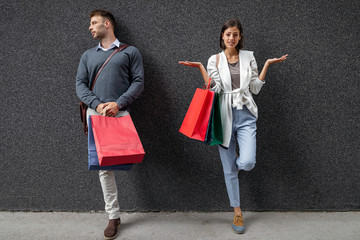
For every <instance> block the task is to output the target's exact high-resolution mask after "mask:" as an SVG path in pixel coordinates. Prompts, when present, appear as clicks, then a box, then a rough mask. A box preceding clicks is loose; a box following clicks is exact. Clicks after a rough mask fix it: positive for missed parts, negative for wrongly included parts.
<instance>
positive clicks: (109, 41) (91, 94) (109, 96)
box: [76, 10, 144, 239]
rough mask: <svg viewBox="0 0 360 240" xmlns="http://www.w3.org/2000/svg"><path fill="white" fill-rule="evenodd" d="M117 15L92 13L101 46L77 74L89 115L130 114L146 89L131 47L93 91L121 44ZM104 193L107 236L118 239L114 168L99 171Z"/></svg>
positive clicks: (92, 27) (138, 58) (94, 32)
mask: <svg viewBox="0 0 360 240" xmlns="http://www.w3.org/2000/svg"><path fill="white" fill-rule="evenodd" d="M114 27H115V19H114V16H113V15H112V14H111V13H110V12H107V11H104V10H94V11H92V12H91V13H90V27H89V30H90V32H91V34H92V36H93V38H94V39H96V40H100V42H99V45H98V46H96V47H94V48H91V49H89V50H87V51H85V52H84V54H83V55H82V57H81V59H80V63H79V68H78V72H77V75H76V93H77V95H78V97H79V98H80V100H81V101H82V102H84V103H85V104H87V105H88V106H89V108H88V111H87V118H88V116H89V115H99V114H101V115H105V116H108V117H120V116H125V115H127V114H128V111H129V106H130V105H131V103H133V101H134V100H135V99H136V98H137V97H139V96H140V94H141V93H142V91H143V89H144V69H143V62H142V57H141V54H140V52H139V51H138V49H136V48H135V47H133V46H129V47H127V48H125V49H124V50H122V51H120V52H117V53H115V54H114V55H113V57H112V58H111V59H110V61H109V62H108V63H107V65H106V66H105V67H104V68H103V70H102V71H101V73H100V74H99V76H98V78H97V80H96V84H95V86H94V88H93V91H90V88H91V85H92V83H93V81H94V78H95V76H96V74H97V72H98V70H99V69H100V67H101V66H102V64H103V63H104V62H105V61H106V59H107V58H108V57H109V56H110V55H111V54H112V53H113V52H114V51H115V49H117V48H118V47H119V46H120V45H121V44H120V42H119V40H118V39H117V38H116V37H115V34H114ZM99 178H100V182H101V187H102V190H103V194H104V201H105V210H106V212H107V213H108V215H109V223H108V226H107V227H106V229H105V231H104V237H105V239H114V238H116V236H117V234H118V228H119V226H120V223H121V221H120V210H119V203H118V192H117V187H116V182H115V177H114V172H112V171H104V170H100V171H99Z"/></svg>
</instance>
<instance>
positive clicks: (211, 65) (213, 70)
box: [206, 54, 222, 93]
mask: <svg viewBox="0 0 360 240" xmlns="http://www.w3.org/2000/svg"><path fill="white" fill-rule="evenodd" d="M206 68H207V72H208V75H209V77H210V78H211V84H210V86H211V89H212V90H214V91H215V92H217V93H220V91H221V89H222V84H221V79H220V74H219V69H218V68H217V67H216V54H215V55H212V56H211V57H210V58H209V60H208V64H207V67H206Z"/></svg>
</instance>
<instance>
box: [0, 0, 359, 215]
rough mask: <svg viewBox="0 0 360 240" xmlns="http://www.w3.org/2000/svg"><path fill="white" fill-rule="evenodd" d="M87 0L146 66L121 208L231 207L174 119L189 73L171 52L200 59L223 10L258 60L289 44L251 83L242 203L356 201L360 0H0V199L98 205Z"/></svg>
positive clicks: (195, 83) (31, 204)
mask: <svg viewBox="0 0 360 240" xmlns="http://www.w3.org/2000/svg"><path fill="white" fill-rule="evenodd" d="M96 8H105V9H107V10H109V11H111V12H113V13H114V15H115V18H116V20H117V26H116V27H117V30H116V35H117V37H118V38H119V40H120V41H122V42H126V43H130V44H132V45H134V46H136V47H137V48H138V49H139V50H140V51H141V53H142V55H143V59H144V67H145V74H146V76H145V81H146V83H145V91H144V93H143V95H142V97H141V98H140V99H138V100H137V102H136V103H135V104H134V106H133V112H132V116H133V120H134V123H135V126H136V127H137V129H138V132H139V135H140V138H141V139H142V142H143V145H144V148H145V151H146V156H145V158H144V162H143V163H142V164H137V165H136V166H134V167H133V169H132V171H130V172H125V173H124V172H119V173H117V174H116V179H117V183H118V189H119V199H120V206H121V209H122V210H128V211H132V210H135V211H136V210H140V211H148V210H150V211H158V210H170V211H171V210H183V211H188V210H198V211H216V210H231V208H230V207H229V202H228V197H227V194H226V189H225V183H224V179H223V173H222V167H221V162H220V159H219V154H218V151H217V148H216V147H208V146H205V145H204V144H202V143H200V142H197V141H195V140H191V139H188V138H186V137H185V136H183V135H182V134H180V133H179V132H178V129H179V128H180V125H181V122H182V120H183V118H184V116H185V113H186V110H187V107H188V105H189V103H190V101H191V98H192V95H193V94H194V92H195V89H196V88H197V87H201V86H202V78H201V75H200V73H199V71H197V70H196V69H193V68H186V67H184V66H181V65H179V64H178V63H177V62H178V61H179V60H192V61H201V62H202V63H203V64H204V65H205V64H206V63H207V59H208V58H209V57H210V56H211V55H212V54H215V53H218V52H220V48H219V47H218V38H219V33H220V30H221V27H222V25H223V23H224V22H225V21H226V20H227V19H229V18H230V17H234V16H235V17H238V18H239V19H240V20H241V21H242V24H243V29H244V35H245V38H246V42H245V49H247V50H252V51H254V54H255V57H256V59H257V62H258V65H259V70H261V69H262V66H263V64H264V63H265V61H266V59H267V58H272V57H279V56H281V55H282V54H285V53H288V54H289V58H288V60H287V61H286V62H284V63H282V64H278V65H274V66H271V68H270V70H269V72H268V74H267V77H266V81H267V82H266V84H265V85H264V87H263V89H262V91H261V92H260V93H259V95H257V96H255V101H256V103H257V105H258V107H259V120H258V135H257V136H258V138H257V144H258V145H257V146H258V149H257V166H256V167H255V169H253V170H252V171H250V172H241V173H240V186H241V202H242V208H243V209H247V210H354V209H360V201H359V199H360V191H359V182H360V162H359V155H360V148H359V145H360V140H359V134H360V127H359V119H360V112H359V105H360V102H359V100H360V98H359V95H358V92H359V90H360V89H359V86H360V83H359V77H360V73H359V65H360V52H359V51H360V50H359V49H360V44H359V39H360V28H359V26H360V25H359V20H360V19H359V11H360V2H358V1H335V0H331V1H310V0H306V1H295V0H293V1H279V0H275V1H258V0H256V1H254V0H248V1H222V0H221V1H220V0H215V1H145V0H138V1H136V0H134V1H109V0H104V1H100V2H99V1H97V2H94V1H68V0H60V1H4V0H2V1H1V8H0V12H1V14H0V15H1V16H2V24H1V27H0V28H1V36H2V40H1V45H2V46H1V50H0V51H1V64H0V72H1V77H0V78H1V87H0V94H1V101H0V109H1V110H2V114H1V124H0V134H1V138H0V141H1V144H0V159H1V168H0V177H1V182H0V193H1V194H0V210H44V211H47V210H80V211H81V210H100V209H103V199H102V192H101V188H100V183H99V180H98V174H97V172H96V171H88V170H87V139H86V137H85V136H84V135H83V133H82V129H81V123H80V119H79V110H78V106H77V103H78V98H77V96H76V93H75V75H76V71H77V66H78V63H79V59H80V57H81V55H82V53H83V52H84V51H85V50H86V49H88V48H91V47H93V46H95V45H96V44H97V42H96V41H94V40H92V38H91V34H90V33H89V31H88V27H89V18H88V14H89V12H90V11H91V10H93V9H96Z"/></svg>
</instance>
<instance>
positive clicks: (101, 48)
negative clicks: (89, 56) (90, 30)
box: [96, 39, 120, 52]
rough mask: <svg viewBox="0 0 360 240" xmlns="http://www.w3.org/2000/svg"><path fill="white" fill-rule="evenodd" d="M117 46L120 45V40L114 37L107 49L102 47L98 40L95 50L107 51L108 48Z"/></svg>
mask: <svg viewBox="0 0 360 240" xmlns="http://www.w3.org/2000/svg"><path fill="white" fill-rule="evenodd" d="M119 46H120V42H119V40H118V39H116V40H115V41H114V42H113V43H112V44H111V45H110V47H109V48H108V49H105V48H103V47H102V46H101V43H100V42H99V45H98V47H97V49H96V51H97V50H103V51H105V52H106V51H109V50H110V49H113V48H115V47H119Z"/></svg>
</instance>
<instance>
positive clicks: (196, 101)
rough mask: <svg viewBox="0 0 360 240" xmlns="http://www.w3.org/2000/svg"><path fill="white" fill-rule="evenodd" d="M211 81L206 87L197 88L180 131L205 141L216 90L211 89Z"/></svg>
mask: <svg viewBox="0 0 360 240" xmlns="http://www.w3.org/2000/svg"><path fill="white" fill-rule="evenodd" d="M210 82H211V79H209V84H208V85H207V87H206V88H205V89H200V88H198V89H196V91H195V94H194V96H193V99H192V100H191V103H190V106H189V109H188V111H187V113H186V115H185V118H184V121H183V122H182V124H181V127H180V130H179V132H181V133H182V134H184V135H185V136H188V137H189V138H192V139H196V140H200V141H205V137H206V132H207V128H208V125H209V120H210V116H211V109H212V106H213V101H214V97H215V92H213V91H210V90H209V87H210Z"/></svg>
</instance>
